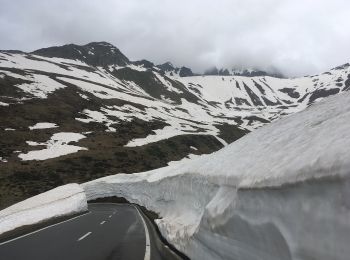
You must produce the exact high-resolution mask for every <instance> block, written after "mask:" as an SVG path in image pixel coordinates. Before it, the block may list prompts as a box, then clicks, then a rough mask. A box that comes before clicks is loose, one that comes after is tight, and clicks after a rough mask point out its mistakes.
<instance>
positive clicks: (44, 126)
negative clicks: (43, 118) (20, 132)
mask: <svg viewBox="0 0 350 260" xmlns="http://www.w3.org/2000/svg"><path fill="white" fill-rule="evenodd" d="M56 127H58V125H56V124H54V123H46V122H41V123H36V124H35V125H33V126H30V127H29V129H30V130H35V129H48V128H56Z"/></svg>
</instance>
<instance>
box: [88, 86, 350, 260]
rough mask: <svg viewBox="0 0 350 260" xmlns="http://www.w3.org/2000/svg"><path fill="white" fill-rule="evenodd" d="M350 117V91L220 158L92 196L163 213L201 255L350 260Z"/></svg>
mask: <svg viewBox="0 0 350 260" xmlns="http://www.w3.org/2000/svg"><path fill="white" fill-rule="evenodd" d="M349 122H350V95H349V93H345V94H340V95H338V96H335V97H332V98H329V99H327V100H325V101H323V102H321V103H319V104H316V105H314V106H312V107H310V108H308V109H306V110H305V111H303V112H300V113H297V114H295V115H291V116H289V117H286V118H284V119H281V120H279V121H276V122H274V123H272V124H270V125H267V126H265V127H262V128H261V129H258V130H256V131H254V132H252V133H250V134H248V135H246V136H245V137H243V138H241V139H239V140H238V141H236V142H235V143H233V144H231V145H229V146H227V147H225V148H224V149H222V150H220V151H218V152H216V153H213V154H211V155H207V156H201V157H200V158H198V159H196V160H193V161H191V162H185V163H182V164H177V165H173V166H169V167H165V168H162V169H158V170H154V171H150V172H146V173H138V174H133V175H123V174H122V175H115V176H109V177H105V178H101V179H98V180H95V181H92V182H88V183H86V184H84V185H83V187H84V189H85V192H86V195H87V198H88V200H90V199H95V198H98V197H107V196H119V197H125V198H126V199H128V200H129V201H131V202H134V203H138V204H140V205H143V206H145V207H147V208H148V209H150V210H153V211H156V212H158V213H159V214H160V216H161V217H162V219H159V220H157V224H158V226H159V229H160V231H161V232H162V234H163V235H164V236H165V238H166V239H167V240H168V241H169V242H171V243H173V244H174V245H175V246H176V247H177V248H178V249H179V250H181V251H183V252H184V253H186V254H188V255H189V256H190V257H191V258H193V259H249V260H252V259H259V260H261V259H265V260H271V259H278V260H282V259H288V260H289V259H310V258H312V259H344V260H345V259H347V257H348V255H350V248H349V247H348V246H347V244H346V241H349V239H350V221H349V219H350V202H349V186H350V185H349V181H348V179H349V173H350V170H349V169H350V150H349V147H350V131H349V129H350V123H349ZM325 177H326V179H332V180H333V181H330V180H329V181H328V182H327V181H325V184H323V185H321V184H320V182H321V181H323V180H324V179H325ZM334 180H336V181H334ZM305 183H310V184H309V186H307V185H306V187H305V186H303V185H304V184H305ZM286 184H289V185H286ZM300 185H301V186H300ZM294 186H295V187H294ZM290 187H294V188H293V189H292V188H290ZM276 191H278V192H276Z"/></svg>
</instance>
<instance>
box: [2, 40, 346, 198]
mask: <svg viewBox="0 0 350 260" xmlns="http://www.w3.org/2000/svg"><path fill="white" fill-rule="evenodd" d="M163 65H164V64H163ZM168 65H169V64H168ZM169 66H170V65H169ZM168 69H169V67H167V66H165V65H164V66H162V65H160V66H154V65H153V64H152V63H151V62H149V61H145V60H142V61H135V62H133V61H130V60H129V59H128V58H127V57H126V56H125V55H123V54H122V53H121V52H120V51H119V50H118V49H117V48H116V47H114V46H113V45H111V44H108V43H105V42H99V43H90V44H87V45H84V46H78V45H73V44H70V45H65V46H61V47H50V48H46V49H41V50H38V51H35V52H33V53H23V52H20V51H1V52H0V113H1V115H2V116H1V117H0V136H1V137H0V171H1V174H0V178H1V180H0V190H2V193H3V194H4V195H3V196H2V197H1V201H0V205H9V204H10V203H12V202H15V201H18V200H20V199H23V198H24V197H23V196H26V197H28V196H31V195H35V194H37V193H39V192H42V191H45V190H47V189H51V188H53V187H55V186H57V185H61V184H64V183H67V182H71V181H76V182H82V181H87V180H90V179H94V178H98V177H102V176H105V175H109V174H114V173H120V172H125V173H130V172H135V171H146V170H150V169H154V168H158V167H162V166H165V165H167V164H168V163H169V162H170V161H178V160H181V159H183V158H185V157H191V156H193V155H201V154H206V153H211V152H213V151H216V150H218V149H220V148H222V147H223V146H224V145H226V144H227V143H231V142H233V141H235V140H237V139H238V138H240V137H242V136H243V135H245V134H246V133H248V132H249V131H253V130H254V129H256V128H258V127H260V126H262V125H264V124H266V123H269V122H271V121H273V120H276V119H279V118H280V117H282V116H285V115H288V114H292V113H295V112H297V111H300V110H303V109H305V108H306V107H307V106H309V105H311V104H312V103H314V102H316V101H318V100H320V99H321V98H323V97H326V96H329V95H333V94H337V93H339V92H343V91H346V90H348V89H349V88H350V79H349V74H350V68H349V65H344V66H342V67H339V68H336V69H333V70H330V71H329V72H326V73H323V74H321V75H316V76H307V77H303V78H296V79H279V78H274V77H268V76H262V77H242V76H189V75H187V77H181V76H183V75H180V74H181V73H180V71H181V69H180V70H178V72H176V73H172V74H171V73H170V71H171V69H170V71H169V70H168ZM185 69H186V68H185ZM175 70H176V68H175ZM185 72H186V71H185ZM187 72H188V71H187ZM37 124H39V125H40V124H41V125H50V124H51V125H53V124H54V125H55V126H56V127H52V128H36V129H33V128H32V127H33V126H34V125H37ZM64 133H69V135H71V136H75V135H76V136H83V137H84V138H80V139H78V140H75V139H74V140H70V139H69V140H68V139H67V140H66V139H65V140H59V141H57V140H54V139H52V138H53V137H55V136H57V135H58V136H62V134H64ZM71 142H74V145H72V144H71ZM34 144H35V145H34ZM49 148H50V149H49ZM51 148H53V149H51ZM56 148H57V149H56ZM63 148H65V149H63ZM53 151H55V152H54V154H52V152H53ZM47 153H50V154H49V155H48V154H47ZM33 154H35V155H38V156H28V155H33ZM41 155H42V157H40V156H41ZM45 159H46V160H45ZM47 172H50V175H48V174H47ZM67 172H69V174H68V173H67ZM10 184H11V185H10ZM24 184H25V185H24Z"/></svg>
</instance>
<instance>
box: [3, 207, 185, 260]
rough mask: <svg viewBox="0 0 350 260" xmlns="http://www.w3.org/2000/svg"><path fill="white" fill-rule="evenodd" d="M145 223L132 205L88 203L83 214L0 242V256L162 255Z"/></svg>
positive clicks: (138, 259) (38, 259)
mask: <svg viewBox="0 0 350 260" xmlns="http://www.w3.org/2000/svg"><path fill="white" fill-rule="evenodd" d="M149 225H150V224H149V222H147V220H146V221H145V220H144V218H143V214H142V213H141V212H139V210H138V209H137V208H136V207H135V206H133V205H129V204H114V203H96V204H89V212H88V213H86V214H84V215H81V216H78V217H75V218H72V219H69V220H66V221H63V222H60V223H58V224H55V225H52V226H49V227H46V228H43V229H41V230H39V231H35V232H32V233H30V234H27V235H24V236H22V237H19V238H15V239H12V240H10V241H6V242H3V243H0V259H2V260H14V259H16V260H22V259H26V260H30V259H35V260H48V259H50V260H56V259H57V260H62V259H74V260H103V259H106V260H107V259H108V260H112V259H118V260H121V259H127V260H134V259H135V260H150V259H152V260H153V259H155V260H157V259H164V257H163V256H164V252H159V246H158V247H157V246H155V245H154V244H155V242H154V241H153V242H152V238H153V236H154V234H153V233H151V235H150V234H149V230H148V227H149ZM166 248H167V247H166ZM174 259H179V258H178V257H176V256H175V257H174Z"/></svg>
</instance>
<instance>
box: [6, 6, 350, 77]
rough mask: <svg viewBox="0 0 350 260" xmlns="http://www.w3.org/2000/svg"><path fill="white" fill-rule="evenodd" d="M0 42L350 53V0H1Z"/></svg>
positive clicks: (212, 61)
mask: <svg viewBox="0 0 350 260" xmlns="http://www.w3.org/2000/svg"><path fill="white" fill-rule="evenodd" d="M0 6H1V9H0V35H1V41H0V49H22V50H34V49H37V48H40V47H47V46H51V45H58V44H66V43H78V44H83V43H88V42H90V41H101V40H104V41H109V42H111V43H113V44H115V45H116V46H117V47H119V48H120V49H121V50H122V51H123V52H124V53H125V54H126V55H127V56H128V57H129V58H131V59H141V58H147V59H149V60H151V61H154V62H156V63H161V62H165V61H168V60H169V61H172V62H173V63H175V64H177V65H186V66H190V67H193V68H194V69H195V70H197V71H201V70H204V69H206V68H208V67H210V66H213V65H216V66H218V67H231V66H237V67H253V68H259V69H265V70H269V69H273V68H275V69H278V70H280V71H282V72H283V73H286V74H288V75H302V74H310V73H316V72H320V71H322V70H327V69H329V68H330V67H332V66H336V65H339V64H342V63H345V62H348V61H349V60H350V48H349V46H350V29H349V26H348V24H349V23H348V19H349V17H350V2H349V1H348V0H317V1H316V0H283V1H281V0H264V1H261V0H244V1H243V0H218V1H212V0H191V1H189V0H127V1H126V0H103V1H97V0H95V1H88V0H71V1H62V0H50V1H46V0H31V1H27V0H0Z"/></svg>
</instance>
